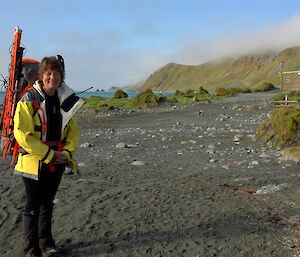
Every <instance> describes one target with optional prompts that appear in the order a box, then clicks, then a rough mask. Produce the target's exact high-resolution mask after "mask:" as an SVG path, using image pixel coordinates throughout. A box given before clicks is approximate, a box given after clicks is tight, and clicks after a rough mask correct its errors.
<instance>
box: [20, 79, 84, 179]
mask: <svg viewBox="0 0 300 257" xmlns="http://www.w3.org/2000/svg"><path fill="white" fill-rule="evenodd" d="M57 93H58V97H59V100H60V105H61V109H60V112H61V115H62V128H61V129H62V132H61V140H62V141H64V142H65V143H64V147H63V153H64V154H65V155H66V156H67V158H68V160H69V164H73V166H76V162H75V160H74V159H73V154H74V152H75V150H76V147H77V146H78V142H79V130H78V125H77V121H76V119H75V117H74V114H75V112H76V111H77V110H78V109H79V108H80V107H81V106H82V105H83V104H84V101H83V100H81V99H80V98H79V97H77V96H75V93H74V91H73V90H71V89H70V88H69V87H68V86H67V85H66V84H65V83H64V82H63V83H62V84H61V85H60V86H59V88H58V89H57ZM53 126H56V124H53ZM14 136H15V138H16V140H17V142H18V144H19V145H20V146H21V148H22V151H20V153H19V155H18V162H17V164H16V166H15V173H17V174H21V175H23V176H25V177H29V178H32V179H36V180H38V174H39V170H40V168H41V165H42V163H46V164H48V163H49V162H50V161H51V160H52V158H53V156H54V153H55V151H54V150H52V149H50V148H49V146H47V145H45V144H44V143H43V142H45V141H46V138H47V114H46V110H45V96H44V93H43V91H42V90H41V86H40V84H39V83H38V81H37V82H36V83H35V84H34V85H33V88H32V89H30V90H28V91H27V92H26V93H25V95H24V96H23V97H22V98H21V100H20V101H19V102H18V104H17V107H16V112H15V115H14ZM74 168H75V167H74ZM75 171H76V170H75Z"/></svg>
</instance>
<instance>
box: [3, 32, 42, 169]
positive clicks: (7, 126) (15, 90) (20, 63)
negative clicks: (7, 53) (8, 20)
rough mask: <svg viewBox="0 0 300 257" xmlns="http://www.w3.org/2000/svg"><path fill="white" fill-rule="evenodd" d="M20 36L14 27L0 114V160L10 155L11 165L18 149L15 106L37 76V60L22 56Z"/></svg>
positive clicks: (22, 49) (20, 33)
mask: <svg viewBox="0 0 300 257" xmlns="http://www.w3.org/2000/svg"><path fill="white" fill-rule="evenodd" d="M21 37H22V30H21V29H20V28H19V27H16V28H15V31H14V40H13V45H12V52H11V61H10V65H9V79H8V85H6V94H5V96H4V101H3V105H2V110H1V115H0V131H1V141H0V152H1V154H2V160H5V159H6V156H7V155H11V156H12V159H11V163H10V165H11V166H12V165H13V163H14V160H15V157H16V156H17V154H18V150H19V146H18V144H17V142H16V140H15V138H14V134H13V132H14V121H13V118H14V114H15V110H16V106H17V103H18V101H19V100H20V99H21V97H22V96H23V95H24V94H25V92H26V90H28V88H30V87H31V85H33V83H34V82H35V80H36V79H37V78H38V65H39V62H38V61H36V60H33V59H25V58H23V52H24V49H25V48H23V47H21V46H20V45H21Z"/></svg>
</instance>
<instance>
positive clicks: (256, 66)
mask: <svg viewBox="0 0 300 257" xmlns="http://www.w3.org/2000/svg"><path fill="white" fill-rule="evenodd" d="M282 61H283V62H284V70H285V71H288V70H289V71H290V70H300V46H297V47H292V48H287V49H285V50H283V51H281V52H280V53H277V54H265V55H251V56H250V55H248V56H242V57H239V58H235V59H233V58H232V59H225V60H221V61H212V62H207V63H204V64H201V65H183V64H176V63H169V64H167V65H165V66H164V67H162V68H160V69H159V70H157V71H155V72H154V73H153V74H151V75H150V76H149V77H148V78H147V79H146V80H145V81H144V82H143V83H140V84H139V85H137V86H136V87H135V89H136V90H139V91H141V90H145V89H148V88H151V89H152V90H155V91H173V90H177V89H178V90H187V89H198V88H199V87H200V86H202V87H204V88H206V89H214V88H217V87H240V88H245V87H249V88H252V87H255V86H256V85H257V84H260V83H262V82H271V83H273V84H275V85H277V84H279V83H280V76H279V72H280V70H281V62H282Z"/></svg>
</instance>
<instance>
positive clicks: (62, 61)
mask: <svg viewBox="0 0 300 257" xmlns="http://www.w3.org/2000/svg"><path fill="white" fill-rule="evenodd" d="M57 59H58V61H59V62H60V64H61V67H62V69H63V71H65V61H64V58H63V57H62V56H61V55H59V54H58V55H57Z"/></svg>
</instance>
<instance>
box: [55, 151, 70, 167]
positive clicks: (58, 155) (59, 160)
mask: <svg viewBox="0 0 300 257" xmlns="http://www.w3.org/2000/svg"><path fill="white" fill-rule="evenodd" d="M53 162H54V164H66V163H67V162H68V158H67V157H66V156H65V155H64V154H63V153H62V152H59V151H55V153H54V157H53Z"/></svg>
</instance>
